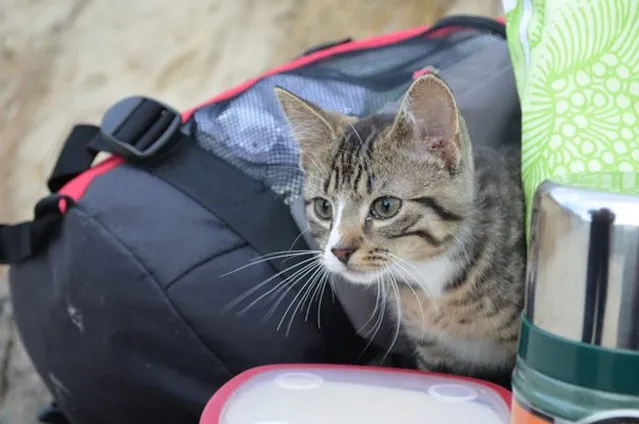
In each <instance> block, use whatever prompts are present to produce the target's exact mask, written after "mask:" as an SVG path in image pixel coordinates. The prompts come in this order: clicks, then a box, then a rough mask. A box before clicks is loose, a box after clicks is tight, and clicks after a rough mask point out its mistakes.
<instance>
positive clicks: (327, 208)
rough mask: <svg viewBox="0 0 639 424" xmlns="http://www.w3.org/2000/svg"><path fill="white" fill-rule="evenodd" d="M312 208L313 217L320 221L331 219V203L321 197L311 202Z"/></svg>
mask: <svg viewBox="0 0 639 424" xmlns="http://www.w3.org/2000/svg"><path fill="white" fill-rule="evenodd" d="M313 208H314V209H315V215H317V216H318V217H319V218H320V219H324V220H327V221H328V220H329V219H331V218H332V217H333V206H331V202H329V201H328V200H326V199H322V198H321V197H318V198H316V199H315V200H314V201H313Z"/></svg>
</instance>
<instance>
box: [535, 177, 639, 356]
mask: <svg viewBox="0 0 639 424" xmlns="http://www.w3.org/2000/svg"><path fill="white" fill-rule="evenodd" d="M638 189H639V173H634V172H631V173H614V174H603V173H602V174H585V175H578V176H571V177H570V178H566V179H563V180H553V181H546V182H544V183H543V184H542V185H541V186H540V187H539V188H538V190H537V193H536V197H535V200H534V202H533V205H532V212H531V223H530V228H531V231H530V242H529V257H528V271H527V276H526V279H527V294H526V305H525V315H526V317H527V319H528V320H529V321H530V323H531V324H532V325H533V326H535V327H537V328H539V329H541V330H544V331H545V332H547V333H550V334H552V335H555V336H557V337H560V338H564V339H568V340H571V341H574V342H577V343H583V344H587V345H593V346H599V347H603V348H609V349H621V350H630V351H639V190H638Z"/></svg>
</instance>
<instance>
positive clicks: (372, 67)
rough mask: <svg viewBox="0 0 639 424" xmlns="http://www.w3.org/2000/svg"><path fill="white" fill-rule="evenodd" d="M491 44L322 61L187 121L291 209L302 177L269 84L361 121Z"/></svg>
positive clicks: (451, 44) (381, 51) (404, 48)
mask: <svg viewBox="0 0 639 424" xmlns="http://www.w3.org/2000/svg"><path fill="white" fill-rule="evenodd" d="M495 41H496V39H494V37H492V36H490V35H485V34H480V33H478V32H475V31H470V30H469V31H462V32H458V33H455V34H454V35H452V36H447V37H445V38H438V39H429V38H424V37H416V38H413V39H410V40H406V41H403V42H400V43H397V44H394V45H390V46H385V47H380V48H375V49H369V50H363V51H358V52H350V53H346V54H342V55H337V56H334V57H331V58H328V59H324V60H322V61H320V62H317V63H313V64H310V65H307V66H305V67H303V68H300V69H296V70H294V71H291V72H287V73H284V74H278V75H274V76H271V77H268V78H265V79H262V80H261V81H260V82H258V83H257V84H255V85H254V86H252V87H251V88H249V89H248V90H246V91H245V92H243V93H241V94H239V95H237V96H235V97H233V98H232V99H230V100H228V101H223V102H221V103H216V104H213V105H209V106H205V107H203V108H201V109H199V110H198V111H196V112H195V114H194V115H193V118H192V120H193V122H194V124H195V125H194V129H193V131H194V134H193V135H194V136H195V139H196V140H197V141H198V143H199V144H200V145H201V146H202V147H203V148H204V149H205V150H207V151H209V152H211V153H213V154H215V155H217V156H218V157H220V158H222V159H224V160H226V161H228V162H229V163H231V164H232V165H234V166H236V167H237V168H239V169H240V170H241V171H243V172H244V173H246V174H248V175H249V176H250V177H253V178H255V179H258V180H261V181H263V182H264V183H265V184H266V185H267V186H268V187H270V188H271V189H272V190H273V191H274V192H275V193H276V194H277V195H278V196H281V198H282V200H283V201H284V202H285V203H287V204H290V203H292V202H293V201H294V200H295V199H296V198H297V197H298V196H299V195H300V193H301V188H302V183H303V174H302V172H301V170H300V169H299V166H298V157H299V153H298V148H297V144H296V142H295V141H294V139H293V138H292V134H291V131H290V128H289V127H288V125H287V123H286V120H285V118H284V116H283V113H282V111H281V110H280V107H279V105H278V103H277V100H276V98H275V95H274V93H273V88H274V87H275V86H281V87H283V88H286V89H288V90H290V91H292V92H294V93H296V94H297V95H299V96H301V97H303V98H305V99H307V100H309V101H311V102H314V103H316V104H317V105H319V106H321V107H323V108H326V109H330V110H334V111H338V112H341V113H344V114H348V115H354V116H359V117H362V116H366V115H369V114H371V113H374V112H376V111H378V110H380V109H381V108H384V107H388V106H389V105H392V104H396V103H397V100H398V99H399V98H400V97H401V96H402V94H403V93H404V91H405V90H406V89H407V88H408V86H409V85H410V84H411V82H412V78H413V74H414V72H416V71H419V70H420V69H423V68H424V67H426V66H434V67H435V68H437V69H440V70H442V69H445V68H446V67H447V66H450V65H452V64H454V63H456V62H458V61H459V60H461V59H463V58H465V57H466V56H468V55H471V54H472V53H474V52H476V51H477V50H478V49H480V48H482V47H483V46H484V45H485V44H486V43H490V42H495ZM500 42H503V41H500Z"/></svg>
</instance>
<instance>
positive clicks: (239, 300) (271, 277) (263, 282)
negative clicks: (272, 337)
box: [222, 257, 317, 312]
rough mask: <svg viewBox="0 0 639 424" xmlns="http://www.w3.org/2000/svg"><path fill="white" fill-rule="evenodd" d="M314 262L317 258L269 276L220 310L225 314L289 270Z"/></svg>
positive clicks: (308, 259) (306, 260)
mask: <svg viewBox="0 0 639 424" xmlns="http://www.w3.org/2000/svg"><path fill="white" fill-rule="evenodd" d="M314 260H317V257H313V258H307V259H304V260H303V261H300V262H298V263H295V264H293V265H291V266H290V267H288V268H286V269H284V270H282V271H280V272H278V273H276V274H275V275H272V276H270V277H269V278H268V279H266V280H264V281H262V282H261V283H259V284H257V285H255V286H253V287H251V288H250V289H249V290H247V291H245V292H244V293H242V294H241V295H240V296H238V297H236V298H235V299H234V300H232V301H231V302H229V303H228V304H227V305H226V306H225V307H224V308H223V309H222V310H223V311H225V312H228V311H229V310H231V309H232V308H234V307H235V306H237V305H238V304H239V303H240V302H242V301H243V300H244V299H246V298H247V297H248V296H250V295H252V294H253V293H255V292H256V291H258V290H259V289H261V288H262V287H264V286H265V285H266V284H268V283H269V282H270V281H272V280H274V279H275V278H277V277H279V276H281V275H282V274H284V273H286V272H289V271H291V270H293V269H295V268H297V267H300V266H303V265H304V264H308V262H310V261H314ZM284 281H286V280H284Z"/></svg>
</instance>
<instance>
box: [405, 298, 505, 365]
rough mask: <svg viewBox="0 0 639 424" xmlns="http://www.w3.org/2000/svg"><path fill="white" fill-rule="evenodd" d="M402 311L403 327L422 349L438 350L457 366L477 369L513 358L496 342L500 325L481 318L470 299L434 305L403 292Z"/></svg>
mask: <svg viewBox="0 0 639 424" xmlns="http://www.w3.org/2000/svg"><path fill="white" fill-rule="evenodd" d="M399 307H400V308H401V314H400V315H399V317H400V319H401V322H402V327H403V329H404V331H405V332H406V334H407V335H408V336H409V339H411V340H412V341H413V342H414V343H415V345H416V346H417V347H418V349H422V350H428V349H432V348H434V349H435V351H436V352H438V353H439V354H442V353H444V354H445V355H450V358H449V360H451V361H453V362H455V363H467V364H476V365H489V364H493V363H495V362H506V361H508V360H509V359H510V357H511V356H512V353H513V352H511V349H508V348H507V347H505V346H504V345H503V343H500V342H498V341H497V340H496V339H495V335H496V331H495V329H496V324H497V323H496V322H495V321H494V320H490V319H486V318H483V317H481V316H477V311H476V310H475V309H476V307H477V306H476V305H474V306H473V305H472V303H468V302H467V299H463V298H453V299H446V300H440V301H437V302H434V301H431V300H429V299H427V298H425V297H424V296H419V295H417V296H416V295H415V293H414V292H413V291H412V290H411V289H409V288H401V289H400V299H399ZM473 310H475V312H473Z"/></svg>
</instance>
